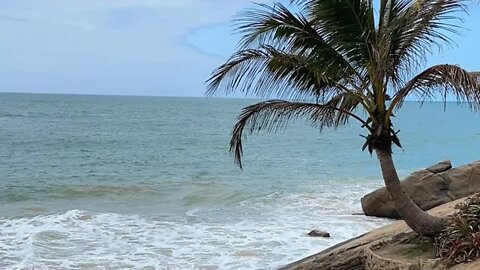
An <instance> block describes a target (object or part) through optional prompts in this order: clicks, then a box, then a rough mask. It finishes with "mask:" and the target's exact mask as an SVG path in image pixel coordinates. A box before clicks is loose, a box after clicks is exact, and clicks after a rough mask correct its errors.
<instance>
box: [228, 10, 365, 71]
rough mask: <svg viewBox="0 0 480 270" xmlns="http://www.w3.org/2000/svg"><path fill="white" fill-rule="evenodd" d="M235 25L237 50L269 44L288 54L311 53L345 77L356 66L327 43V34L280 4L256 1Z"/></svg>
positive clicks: (334, 46)
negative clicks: (239, 38)
mask: <svg viewBox="0 0 480 270" xmlns="http://www.w3.org/2000/svg"><path fill="white" fill-rule="evenodd" d="M236 25H237V32H238V33H239V34H241V35H242V39H241V40H240V42H239V49H241V50H242V49H247V48H258V47H260V46H264V45H269V46H272V47H275V48H277V49H279V50H283V51H289V52H291V53H297V54H305V53H309V54H315V55H316V57H317V58H318V59H319V60H321V61H322V62H324V63H329V65H330V66H332V67H336V70H337V72H342V73H344V75H345V76H348V75H351V74H355V73H356V68H355V67H354V66H352V63H350V62H349V60H348V59H346V58H345V57H344V54H343V52H341V51H338V50H337V47H336V45H334V44H330V43H329V40H330V37H328V36H325V35H323V34H322V33H320V32H319V31H318V29H317V26H316V25H314V24H312V22H311V21H310V19H309V18H306V17H305V16H304V15H303V14H302V13H298V14H294V13H292V12H291V11H290V10H289V9H288V8H287V7H285V6H284V5H282V4H281V3H274V4H273V6H269V5H266V4H257V8H254V9H250V10H247V11H246V12H244V13H242V14H241V15H240V16H239V18H238V19H237V20H236ZM327 39H328V40H327ZM357 79H358V78H357Z"/></svg>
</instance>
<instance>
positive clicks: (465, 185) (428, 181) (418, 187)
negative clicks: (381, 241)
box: [361, 161, 480, 218]
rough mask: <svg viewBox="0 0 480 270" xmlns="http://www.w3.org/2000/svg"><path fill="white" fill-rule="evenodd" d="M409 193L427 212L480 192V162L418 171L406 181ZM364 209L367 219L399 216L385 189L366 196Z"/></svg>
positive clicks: (363, 200) (447, 164)
mask: <svg viewBox="0 0 480 270" xmlns="http://www.w3.org/2000/svg"><path fill="white" fill-rule="evenodd" d="M402 186H403V188H404V189H405V192H406V193H407V194H408V195H409V196H410V198H412V199H413V201H414V202H415V203H416V204H417V205H418V206H419V207H420V208H422V209H423V210H428V209H431V208H433V207H436V206H439V205H442V204H444V203H447V202H451V201H454V200H457V199H459V198H463V197H466V196H469V195H471V194H474V193H477V192H480V161H476V162H473V163H470V164H467V165H464V166H460V167H457V168H453V169H452V165H451V163H450V161H443V162H440V163H438V164H436V165H433V166H430V167H428V168H426V169H423V170H420V171H416V172H414V173H413V174H411V175H410V176H408V177H407V178H405V179H404V180H402ZM361 202H362V209H363V212H364V213H365V215H367V216H376V217H387V218H398V217H399V215H398V213H397V210H396V209H395V205H394V203H393V201H392V199H391V197H390V194H389V193H388V191H387V190H386V188H385V187H383V188H380V189H377V190H375V191H374V192H372V193H369V194H367V195H365V196H364V197H363V198H362V199H361Z"/></svg>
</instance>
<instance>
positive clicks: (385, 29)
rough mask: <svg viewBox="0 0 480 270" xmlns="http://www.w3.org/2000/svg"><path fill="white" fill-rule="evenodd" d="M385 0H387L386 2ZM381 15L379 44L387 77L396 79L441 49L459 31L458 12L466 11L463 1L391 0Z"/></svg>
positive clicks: (450, 41)
mask: <svg viewBox="0 0 480 270" xmlns="http://www.w3.org/2000/svg"><path fill="white" fill-rule="evenodd" d="M384 2H385V1H384ZM386 2H388V3H389V4H388V5H387V7H386V8H385V9H386V10H385V11H384V13H383V14H382V17H381V18H380V22H381V23H380V26H379V39H380V40H381V41H380V44H379V47H380V48H383V49H385V50H386V51H387V52H385V53H384V55H385V57H386V58H385V59H386V60H385V61H384V63H385V64H386V68H388V76H389V78H391V79H392V80H393V81H394V82H398V81H399V80H400V78H401V75H402V74H400V73H401V72H402V71H407V72H408V71H411V70H415V69H416V68H417V67H419V66H420V65H422V64H424V63H425V61H426V58H425V57H426V55H427V54H428V53H432V52H433V49H434V48H437V49H441V48H442V46H443V45H445V44H447V45H448V44H451V43H453V42H454V41H453V40H452V38H451V37H450V35H451V34H458V33H459V32H458V31H459V29H460V27H459V26H457V25H455V24H454V22H455V21H457V20H460V18H459V17H458V14H459V11H466V9H465V8H466V7H465V2H466V1H463V0H416V1H412V0H391V1H386Z"/></svg>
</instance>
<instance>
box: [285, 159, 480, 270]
mask: <svg viewBox="0 0 480 270" xmlns="http://www.w3.org/2000/svg"><path fill="white" fill-rule="evenodd" d="M402 186H404V188H405V190H406V192H407V193H409V195H410V196H411V197H412V199H413V200H414V201H415V202H416V203H417V204H418V205H419V206H420V207H421V208H422V209H424V210H428V209H431V208H433V207H434V208H433V209H431V210H429V211H428V212H429V213H430V214H432V215H435V216H441V217H445V216H449V215H451V214H453V213H454V212H455V210H456V209H455V206H456V205H457V204H458V203H462V202H464V201H465V199H466V197H467V196H469V195H471V194H474V193H477V192H480V161H476V162H473V163H470V164H467V165H464V166H460V167H458V168H452V166H451V163H450V161H444V162H440V163H439V164H436V165H433V166H430V167H428V168H426V169H424V170H419V171H416V172H414V173H413V174H411V175H410V176H408V177H407V178H405V179H404V180H403V181H402ZM362 208H363V209H364V211H365V213H366V214H367V215H372V216H378V217H389V218H397V217H398V214H397V213H396V210H395V208H394V205H393V202H391V199H390V196H389V195H388V193H387V192H386V190H385V188H381V189H378V190H376V191H374V192H372V193H370V194H367V195H366V196H365V197H364V198H362ZM429 241H430V242H429ZM307 269H308V270H316V269H318V270H364V269H365V270H417V269H418V270H420V269H426V270H445V269H451V270H463V269H466V270H469V269H471V270H473V269H480V261H477V262H472V263H469V264H462V265H457V266H454V267H451V268H449V267H448V266H446V265H445V264H444V263H443V261H442V260H440V259H437V258H435V249H434V245H433V243H432V240H431V239H427V238H419V237H418V236H417V235H416V234H415V233H414V232H412V230H411V229H410V228H409V227H408V226H407V225H406V224H405V222H403V221H397V222H394V223H392V224H390V225H387V226H384V227H381V228H379V229H376V230H373V231H371V232H368V233H366V234H364V235H361V236H359V237H356V238H353V239H350V240H347V241H345V242H342V243H340V244H337V245H335V246H333V247H330V248H328V249H326V250H323V251H321V252H319V253H317V254H314V255H312V256H309V257H307V258H304V259H302V260H299V261H297V262H294V263H291V264H289V265H287V266H285V267H283V268H281V269H280V270H307Z"/></svg>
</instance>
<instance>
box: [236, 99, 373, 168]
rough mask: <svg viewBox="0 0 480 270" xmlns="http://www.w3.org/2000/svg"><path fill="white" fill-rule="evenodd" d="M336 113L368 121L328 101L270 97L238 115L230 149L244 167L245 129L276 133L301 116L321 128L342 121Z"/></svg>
mask: <svg viewBox="0 0 480 270" xmlns="http://www.w3.org/2000/svg"><path fill="white" fill-rule="evenodd" d="M336 113H343V114H346V115H348V116H349V117H354V118H355V119H357V120H359V121H360V122H362V123H365V122H363V120H362V119H361V118H360V117H358V116H357V115H355V114H353V113H351V112H348V111H345V110H343V109H342V108H335V107H332V106H330V105H325V104H314V103H305V102H290V101H284V100H268V101H264V102H260V103H257V104H254V105H251V106H248V107H245V108H244V109H243V110H242V113H241V114H240V115H239V116H238V118H237V122H236V124H235V126H234V128H233V131H232V137H231V140H230V152H231V153H232V154H233V156H234V159H235V163H236V164H238V165H239V166H240V168H242V155H243V144H242V139H243V137H244V135H246V134H244V133H245V132H247V134H252V133H255V132H260V131H262V130H266V131H268V132H276V131H278V130H279V129H283V128H285V127H286V126H287V124H288V123H289V122H290V121H292V120H295V119H298V118H301V117H304V118H306V119H308V120H309V121H310V123H311V124H312V125H313V126H315V127H318V128H320V129H322V128H323V127H336V126H339V125H341V124H342V123H343V122H338V121H336V119H335V118H336Z"/></svg>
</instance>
